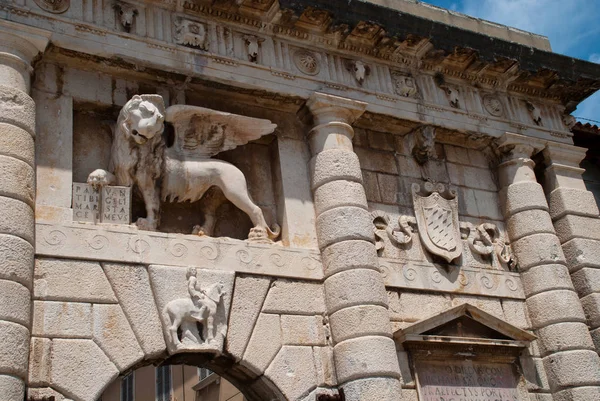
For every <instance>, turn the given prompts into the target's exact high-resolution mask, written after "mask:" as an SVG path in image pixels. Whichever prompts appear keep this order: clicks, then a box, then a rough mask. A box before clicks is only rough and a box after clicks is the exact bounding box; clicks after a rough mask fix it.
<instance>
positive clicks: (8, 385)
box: [0, 375, 25, 400]
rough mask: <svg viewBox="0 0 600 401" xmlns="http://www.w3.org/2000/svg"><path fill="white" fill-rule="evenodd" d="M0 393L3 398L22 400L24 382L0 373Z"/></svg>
mask: <svg viewBox="0 0 600 401" xmlns="http://www.w3.org/2000/svg"><path fill="white" fill-rule="evenodd" d="M0 394H2V398H3V399H5V400H24V399H25V382H24V381H23V380H21V379H18V378H16V377H14V376H8V375H0Z"/></svg>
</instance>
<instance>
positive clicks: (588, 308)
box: [544, 143, 600, 352]
mask: <svg viewBox="0 0 600 401" xmlns="http://www.w3.org/2000/svg"><path fill="white" fill-rule="evenodd" d="M585 153H586V149H584V148H578V147H576V146H570V145H563V144H558V143H550V144H548V146H547V147H546V148H545V149H544V158H545V161H546V165H547V167H546V170H545V172H544V189H545V190H546V197H547V199H548V204H549V206H550V217H552V222H553V223H554V229H555V230H556V234H557V235H558V239H559V240H560V242H561V244H562V248H563V252H564V253H565V257H566V260H567V267H568V268H569V272H570V273H571V280H572V281H573V285H574V286H575V290H576V291H577V293H578V294H579V298H580V300H581V304H582V305H583V310H584V312H585V314H586V316H587V318H588V326H589V328H590V333H591V335H592V340H593V341H594V344H595V346H596V351H598V352H600V218H598V206H597V205H596V201H595V199H594V195H593V194H592V193H591V192H589V191H588V190H587V189H586V187H585V183H584V181H583V178H582V176H581V175H582V174H583V172H584V171H585V170H584V169H582V168H579V164H580V163H581V161H582V160H583V159H584V158H585Z"/></svg>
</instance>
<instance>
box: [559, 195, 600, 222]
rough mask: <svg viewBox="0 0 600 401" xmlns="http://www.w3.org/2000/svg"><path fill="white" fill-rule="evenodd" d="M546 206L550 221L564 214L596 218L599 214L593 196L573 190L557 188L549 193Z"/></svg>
mask: <svg viewBox="0 0 600 401" xmlns="http://www.w3.org/2000/svg"><path fill="white" fill-rule="evenodd" d="M548 206H549V207H550V216H551V217H552V219H559V218H561V217H562V216H564V215H565V214H575V215H581V216H589V217H597V216H598V213H599V212H598V206H597V205H596V200H595V199H594V194H593V193H592V192H590V191H583V190H581V189H575V188H557V189H555V190H554V191H552V192H550V195H549V196H548Z"/></svg>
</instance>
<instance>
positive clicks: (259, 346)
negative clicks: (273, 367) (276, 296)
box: [241, 313, 281, 374]
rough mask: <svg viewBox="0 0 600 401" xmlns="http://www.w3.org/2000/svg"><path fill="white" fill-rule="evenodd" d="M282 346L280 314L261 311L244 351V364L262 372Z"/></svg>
mask: <svg viewBox="0 0 600 401" xmlns="http://www.w3.org/2000/svg"><path fill="white" fill-rule="evenodd" d="M280 348H281V324H280V320H279V315H271V314H267V313H261V314H260V316H259V317H258V320H257V321H256V326H255V327H254V332H253V333H252V336H251V337H250V342H249V343H248V346H247V347H246V351H245V352H244V358H243V359H242V362H241V363H242V365H244V366H246V367H248V368H250V369H252V370H253V371H254V372H255V373H256V374H261V373H262V372H264V371H265V369H266V368H267V367H268V366H269V364H270V363H271V361H272V360H273V358H274V357H275V355H277V352H279V349H280Z"/></svg>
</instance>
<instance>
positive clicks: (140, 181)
mask: <svg viewBox="0 0 600 401" xmlns="http://www.w3.org/2000/svg"><path fill="white" fill-rule="evenodd" d="M165 122H168V123H170V124H172V125H173V127H174V134H175V135H174V142H173V145H172V146H170V147H167V141H166V135H164V131H165ZM275 128H276V125H275V124H272V123H271V122H270V121H269V120H264V119H257V118H250V117H245V116H239V115H235V114H229V113H224V112H220V111H215V110H210V109H205V108H202V107H195V106H185V105H173V106H170V107H168V108H166V109H165V105H164V101H163V98H162V97H161V96H159V95H135V96H134V97H133V98H132V99H131V100H129V101H128V102H127V103H126V104H125V106H123V108H122V109H121V112H120V113H119V117H118V120H117V126H116V129H115V133H114V138H113V144H112V149H111V160H110V165H109V171H105V170H101V169H99V170H95V171H94V172H92V173H91V174H90V175H89V177H88V180H87V181H88V183H89V184H91V185H93V186H94V187H101V186H104V185H120V186H129V187H135V188H137V190H139V192H140V193H141V195H142V198H143V200H144V203H145V206H146V217H145V218H139V219H138V220H137V222H136V223H135V224H136V225H137V227H138V228H140V229H142V230H150V231H155V230H157V228H158V226H159V224H160V202H161V200H162V201H169V202H185V201H190V202H195V201H197V200H199V199H200V198H202V196H203V195H204V194H205V193H206V191H207V190H208V189H209V188H210V187H213V186H216V187H218V188H220V189H221V191H222V192H223V194H224V195H225V197H226V198H227V199H228V200H229V201H230V202H231V203H233V204H234V205H235V206H236V207H238V208H239V209H241V210H242V211H243V212H245V213H246V214H247V215H248V216H249V217H250V219H251V220H252V223H253V225H254V227H253V228H252V229H251V231H250V239H251V240H254V241H259V242H268V241H271V240H274V239H275V238H277V237H278V236H279V233H280V229H279V226H278V225H275V226H274V227H273V229H271V228H270V227H269V226H268V225H267V223H266V221H265V217H264V214H263V212H262V210H261V209H260V208H259V207H258V206H257V205H256V204H255V203H254V202H253V201H252V199H251V198H250V196H249V194H248V186H247V183H246V178H245V177H244V174H243V173H242V172H241V171H240V170H239V169H238V168H237V167H235V166H234V165H233V164H231V163H227V162H225V161H222V160H217V159H212V158H211V157H212V156H214V155H216V154H218V153H220V152H223V151H226V150H230V149H233V148H235V147H237V146H240V145H243V144H246V143H248V142H249V141H252V140H256V139H258V138H260V137H262V136H264V135H267V134H270V133H272V132H273V131H274V130H275ZM214 224H215V221H214V218H211V217H210V216H208V214H207V218H206V220H205V222H204V224H203V225H202V226H196V227H194V233H196V234H199V235H204V234H206V235H211V234H212V230H213V228H214Z"/></svg>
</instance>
